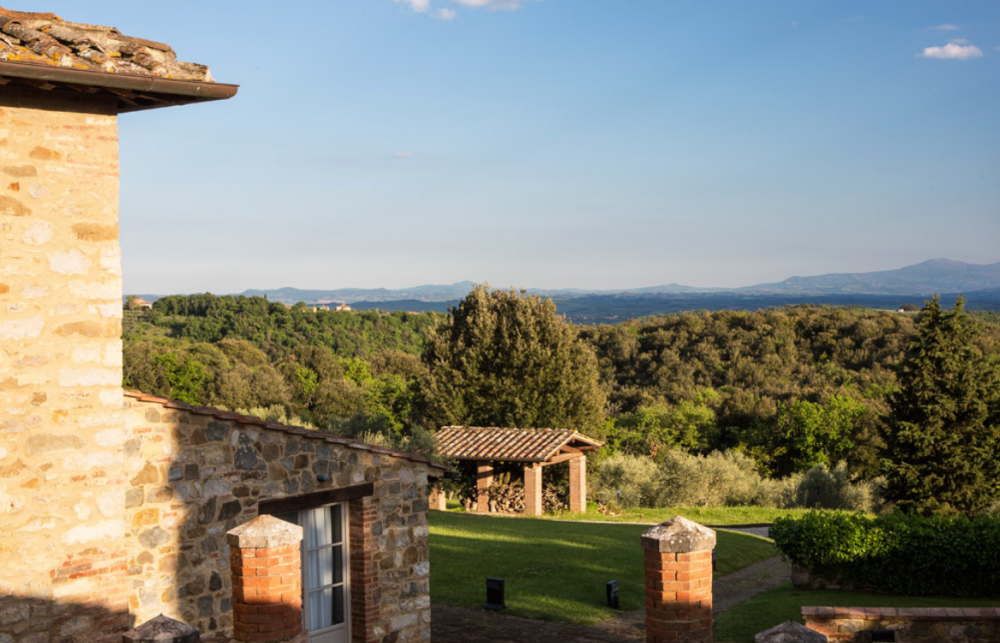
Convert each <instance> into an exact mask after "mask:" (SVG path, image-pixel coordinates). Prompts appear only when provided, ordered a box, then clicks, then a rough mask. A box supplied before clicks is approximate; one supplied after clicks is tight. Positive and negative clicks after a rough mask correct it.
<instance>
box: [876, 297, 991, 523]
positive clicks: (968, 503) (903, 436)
mask: <svg viewBox="0 0 1000 643" xmlns="http://www.w3.org/2000/svg"><path fill="white" fill-rule="evenodd" d="M964 303H965V302H964V300H963V299H962V298H961V297H960V298H959V299H958V301H957V302H956V303H955V308H954V309H953V310H951V311H944V310H942V308H941V304H940V302H939V300H938V298H937V297H935V298H934V299H933V300H932V301H930V302H928V304H927V306H926V307H925V308H924V310H923V312H922V313H921V317H920V321H919V325H918V334H917V336H916V338H915V339H914V340H913V342H912V344H911V345H910V350H909V352H908V353H907V356H906V360H905V362H904V363H903V367H902V372H901V374H900V382H899V383H900V390H899V392H898V393H897V394H896V395H895V396H893V398H892V412H891V414H890V415H889V431H888V433H887V448H886V450H885V462H886V473H887V478H888V488H887V491H886V497H887V499H889V500H892V501H894V502H895V503H896V504H897V505H898V506H899V507H900V508H902V509H909V510H915V511H919V512H921V513H925V514H926V513H935V512H941V511H943V512H961V513H966V514H977V513H981V512H982V511H984V510H985V509H986V508H987V507H988V506H989V505H990V503H991V502H993V501H995V500H996V499H997V498H998V497H1000V493H998V491H1000V458H998V453H1000V367H998V365H997V362H996V358H995V357H993V358H990V357H989V356H987V355H986V354H984V352H983V351H982V349H981V348H980V346H979V344H978V342H977V335H978V333H977V330H976V327H975V326H974V325H973V324H972V323H971V320H970V319H969V316H968V315H967V314H966V313H965V311H964V310H963V306H964Z"/></svg>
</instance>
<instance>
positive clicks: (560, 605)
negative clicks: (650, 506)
mask: <svg viewBox="0 0 1000 643" xmlns="http://www.w3.org/2000/svg"><path fill="white" fill-rule="evenodd" d="M428 515H429V517H430V532H431V534H430V548H431V600H432V601H433V602H435V603H446V604H449V605H458V606H461V607H473V608H477V607H482V606H483V604H484V603H485V598H486V592H485V583H486V580H485V579H486V577H488V576H493V577H499V578H503V579H505V581H506V592H507V605H508V612H509V613H511V614H514V615H517V616H526V617H531V618H541V619H546V620H563V621H569V622H572V623H579V624H581V625H590V624H593V623H596V622H598V621H602V620H604V619H606V618H608V617H610V616H613V615H615V614H616V613H617V612H615V610H612V609H610V608H608V607H607V606H606V605H605V597H604V591H605V590H604V586H605V583H606V582H607V581H609V580H617V581H618V583H619V596H620V600H621V607H622V609H623V610H633V609H639V608H641V607H642V606H643V592H644V581H643V554H642V548H641V546H640V544H639V536H640V534H642V532H643V531H645V530H646V527H643V526H641V525H615V524H589V523H573V522H554V521H551V520H536V519H530V518H522V519H509V518H491V517H484V516H472V515H465V514H462V513H457V512H438V511H432V512H430V513H429V514H428ZM717 537H718V542H717V545H716V551H718V569H717V571H716V575H717V576H718V575H725V574H729V573H731V572H734V571H736V570H738V569H742V568H744V567H746V566H748V565H752V564H754V563H756V562H759V561H761V560H765V559H767V558H770V557H772V556H775V555H776V553H777V552H776V551H775V549H774V545H773V544H772V543H771V542H770V541H769V540H766V539H764V538H757V537H756V536H749V535H747V534H741V533H736V532H729V531H724V530H719V531H718V532H717Z"/></svg>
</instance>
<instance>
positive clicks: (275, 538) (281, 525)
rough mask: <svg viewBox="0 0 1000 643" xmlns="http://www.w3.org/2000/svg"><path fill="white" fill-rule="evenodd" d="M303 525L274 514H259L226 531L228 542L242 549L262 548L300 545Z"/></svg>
mask: <svg viewBox="0 0 1000 643" xmlns="http://www.w3.org/2000/svg"><path fill="white" fill-rule="evenodd" d="M301 541H302V527H299V526H298V525H293V524H292V523H290V522H285V521H284V520H281V519H279V518H275V517H274V516H268V515H264V516H257V517H256V518H254V519H253V520H251V521H249V522H245V523H243V524H242V525H240V526H239V527H236V528H235V529H232V530H231V531H229V532H227V533H226V542H227V543H229V545H230V546H231V547H239V548H240V549H261V548H270V547H287V546H289V545H298V544H299V543H300V542H301Z"/></svg>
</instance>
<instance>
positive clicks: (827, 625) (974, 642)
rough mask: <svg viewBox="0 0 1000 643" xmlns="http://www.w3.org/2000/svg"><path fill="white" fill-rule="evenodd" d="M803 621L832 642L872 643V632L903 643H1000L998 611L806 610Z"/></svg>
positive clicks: (834, 608) (967, 609) (962, 608)
mask: <svg viewBox="0 0 1000 643" xmlns="http://www.w3.org/2000/svg"><path fill="white" fill-rule="evenodd" d="M802 617H803V619H804V620H805V624H806V626H807V627H809V628H810V629H812V630H815V631H817V632H819V633H821V634H825V635H826V637H827V639H829V640H830V641H859V642H867V641H871V640H872V635H871V631H872V630H895V631H896V641H899V642H900V643H996V641H1000V608H996V607H971V608H970V607H948V608H945V607H932V608H891V607H803V608H802Z"/></svg>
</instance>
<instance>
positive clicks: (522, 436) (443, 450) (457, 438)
mask: <svg viewBox="0 0 1000 643" xmlns="http://www.w3.org/2000/svg"><path fill="white" fill-rule="evenodd" d="M435 437H436V438H437V441H438V452H439V453H440V454H441V455H443V456H445V457H449V458H455V459H456V460H482V461H492V462H545V461H547V460H548V459H550V458H552V457H554V456H555V455H557V454H558V453H559V452H560V451H561V450H563V449H566V450H574V449H575V450H577V451H592V450H594V449H598V448H600V447H602V446H604V444H603V443H602V442H600V441H598V440H595V439H593V438H588V437H587V436H585V435H583V434H582V433H580V432H578V431H574V430H572V429H512V428H501V427H477V426H446V427H443V428H442V429H441V430H440V431H438V432H437V434H436V436H435Z"/></svg>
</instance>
